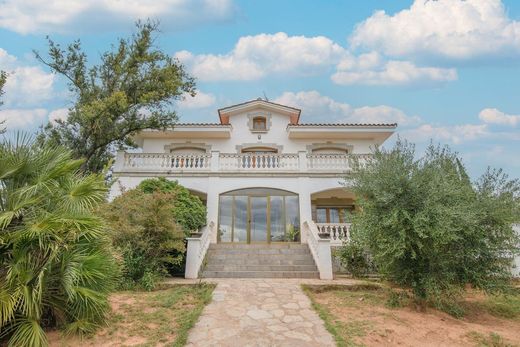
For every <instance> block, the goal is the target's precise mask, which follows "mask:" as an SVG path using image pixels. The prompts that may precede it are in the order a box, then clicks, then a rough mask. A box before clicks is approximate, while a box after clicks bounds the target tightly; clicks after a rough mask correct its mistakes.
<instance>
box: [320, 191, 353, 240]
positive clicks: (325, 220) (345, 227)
mask: <svg viewBox="0 0 520 347" xmlns="http://www.w3.org/2000/svg"><path fill="white" fill-rule="evenodd" d="M355 200H356V199H355V196H354V193H353V192H352V191H350V190H348V189H346V188H344V187H338V188H333V189H328V190H324V191H320V192H316V193H313V194H311V209H312V221H313V222H314V223H315V224H316V228H317V229H318V234H319V236H320V238H323V239H330V243H331V246H340V245H342V244H343V242H346V241H348V240H349V231H350V225H351V221H352V214H353V213H354V212H355V211H356V203H355Z"/></svg>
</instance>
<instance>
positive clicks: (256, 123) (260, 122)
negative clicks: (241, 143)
mask: <svg viewBox="0 0 520 347" xmlns="http://www.w3.org/2000/svg"><path fill="white" fill-rule="evenodd" d="M253 130H255V131H265V130H267V122H266V119H265V117H255V118H253Z"/></svg>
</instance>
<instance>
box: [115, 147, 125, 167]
mask: <svg viewBox="0 0 520 347" xmlns="http://www.w3.org/2000/svg"><path fill="white" fill-rule="evenodd" d="M124 164H125V151H117V154H116V158H115V161H114V170H113V171H114V172H121V171H123V166H124Z"/></svg>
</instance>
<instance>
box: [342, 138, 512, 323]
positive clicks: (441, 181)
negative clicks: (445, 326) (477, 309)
mask: <svg viewBox="0 0 520 347" xmlns="http://www.w3.org/2000/svg"><path fill="white" fill-rule="evenodd" d="M349 183H352V188H353V190H354V192H355V193H356V195H357V196H358V204H359V206H360V211H359V213H357V214H356V215H355V217H354V222H353V233H352V236H353V238H354V239H355V240H356V241H357V242H359V243H360V244H362V245H365V247H366V249H367V250H368V251H369V253H370V254H371V255H372V259H373V261H374V262H375V265H376V267H377V268H378V270H379V271H380V273H381V274H382V275H383V276H385V277H386V278H388V279H390V280H392V281H394V282H396V283H398V284H400V285H403V286H405V287H408V288H411V289H412V290H413V293H414V294H415V297H416V298H418V299H420V300H426V301H430V302H432V303H433V304H435V305H436V306H437V307H439V308H441V309H445V310H449V311H450V312H451V313H455V314H458V313H460V312H457V310H458V309H459V307H457V306H456V305H455V304H454V302H455V301H454V300H452V299H455V298H457V294H458V293H460V291H462V290H463V289H464V288H465V285H466V284H468V283H469V284H472V285H474V286H475V287H478V288H482V289H485V290H496V289H498V288H500V287H504V285H506V284H507V283H508V280H509V279H510V276H511V273H510V265H511V258H510V257H511V256H512V255H514V254H516V253H518V241H519V239H518V236H517V235H516V234H515V232H514V231H513V229H512V224H514V223H518V222H519V221H520V180H518V179H516V180H515V179H513V180H510V179H508V177H507V176H506V175H505V174H504V173H503V172H502V171H501V170H495V171H493V170H488V171H487V172H486V173H485V174H484V175H482V177H481V178H480V179H478V180H477V181H476V182H474V183H472V182H471V180H470V178H469V177H468V175H467V173H466V170H465V168H464V166H463V164H462V161H461V159H460V158H459V156H458V155H457V154H456V153H454V152H452V151H451V150H450V149H449V148H448V147H435V146H433V145H432V146H430V147H429V148H428V149H427V151H426V154H425V155H424V156H423V157H422V158H419V159H417V158H416V153H415V148H414V146H413V145H410V144H408V143H406V142H403V141H401V140H399V141H397V143H396V145H395V147H394V148H392V149H386V150H385V149H377V150H376V151H375V153H374V156H373V158H372V159H371V160H369V161H368V163H365V165H362V166H361V165H360V166H358V167H357V169H356V170H354V172H353V174H352V176H351V181H350V182H349Z"/></svg>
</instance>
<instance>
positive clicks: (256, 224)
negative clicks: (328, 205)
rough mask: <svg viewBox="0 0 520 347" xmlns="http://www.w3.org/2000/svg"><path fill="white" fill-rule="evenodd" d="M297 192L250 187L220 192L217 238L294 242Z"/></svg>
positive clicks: (296, 218) (226, 240)
mask: <svg viewBox="0 0 520 347" xmlns="http://www.w3.org/2000/svg"><path fill="white" fill-rule="evenodd" d="M299 230H300V217H299V202H298V195H296V194H293V193H290V192H287V191H284V190H278V189H269V188H250V189H241V190H235V191H232V192H228V193H224V194H221V195H220V202H219V226H218V231H219V232H218V241H219V242H239V243H266V242H267V243H269V242H297V241H299V239H300V235H299Z"/></svg>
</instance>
